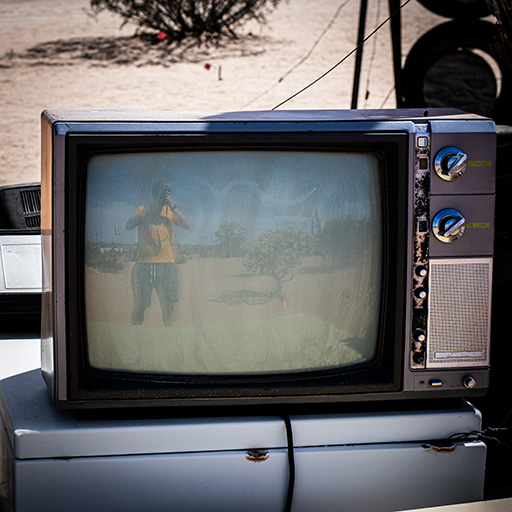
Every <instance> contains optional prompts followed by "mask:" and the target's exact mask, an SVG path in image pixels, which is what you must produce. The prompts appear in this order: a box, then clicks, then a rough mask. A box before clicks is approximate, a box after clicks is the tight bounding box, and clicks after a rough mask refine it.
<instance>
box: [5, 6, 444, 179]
mask: <svg viewBox="0 0 512 512" xmlns="http://www.w3.org/2000/svg"><path fill="white" fill-rule="evenodd" d="M359 4H360V2H359V1H358V0H343V1H339V0H316V1H315V2H314V3H313V2H308V1H307V0H289V1H288V2H285V1H284V0H283V3H282V4H281V5H280V6H279V8H278V9H277V10H276V11H274V12H273V13H272V14H271V15H270V16H269V17H268V23H267V24H266V25H264V26H260V25H250V26H246V28H245V29H244V32H245V34H246V36H245V37H242V38H241V39H240V40H239V41H235V42H228V43H225V44H223V45H222V46H220V47H217V48H215V47H210V48H204V47H203V48H188V47H181V48H178V49H174V50H173V51H169V49H168V48H167V47H165V46H164V45H160V46H159V45H153V46H151V47H147V46H143V45H142V44H141V43H140V41H138V40H137V39H134V38H133V37H132V36H133V34H134V33H135V27H134V26H130V25H125V26H124V27H123V28H121V20H120V19H119V18H117V17H115V16H113V15H110V14H108V13H102V14H101V15H99V17H97V18H94V17H91V14H90V10H89V2H88V0H0V104H1V108H2V116H1V121H0V186H1V185H5V184H12V183H24V182H31V181H39V179H40V177H39V176H40V125H39V123H40V113H41V111H42V110H43V109H46V108H144V109H170V110H209V111H211V110H224V111H225V110H248V109H258V110H260V109H268V108H273V107H274V106H276V105H277V104H279V103H281V102H282V101H284V100H286V99H287V98H288V97H290V96H291V95H293V94H295V93H296V92H297V91H299V90H300V89H302V88H303V87H304V86H306V85H308V84H309V83H310V82H312V81H313V80H315V79H317V78H318V77H319V76H320V75H322V74H323V73H325V72H326V71H327V70H328V69H330V68H331V67H332V66H334V65H335V64H336V63H337V62H338V61H340V60H341V59H342V58H343V57H344V56H345V55H346V54H347V53H349V52H350V51H351V50H352V49H353V48H354V46H355V42H356V39H357V26H358V12H359ZM369 4H370V6H369V11H368V17H367V25H366V33H367V34H368V33H370V32H371V31H372V30H373V29H374V28H375V27H376V26H377V25H378V24H380V23H381V22H382V21H383V20H384V19H385V18H386V17H387V16H388V15H389V11H388V2H387V1H385V0H372V1H371V2H369ZM377 20H378V21H377ZM402 20H403V47H402V53H403V58H405V56H406V55H407V52H408V49H409V48H410V47H411V45H412V44H413V43H414V42H415V41H416V40H417V39H418V38H419V37H420V35H421V34H423V33H424V32H426V31H428V30H429V28H430V27H432V26H434V25H436V24H438V23H440V22H443V21H444V20H443V19H442V18H439V17H438V16H435V15H434V14H432V13H430V12H429V11H427V10H426V9H425V8H423V7H422V6H421V5H420V4H418V3H417V2H415V0H413V1H411V2H410V3H409V4H408V5H407V6H406V7H405V8H404V9H403V13H402ZM390 48H391V45H390V27H389V24H387V25H385V26H384V27H383V28H382V29H381V30H380V31H379V32H378V33H377V36H376V37H373V38H372V39H370V40H369V42H368V43H367V45H366V47H365V52H364V57H363V69H362V74H361V88H360V93H359V104H358V106H359V108H379V107H388V108H393V107H394V106H395V100H394V94H393V74H392V61H391V49H390ZM354 60H355V59H354V56H351V57H350V58H349V59H347V60H346V61H345V62H344V63H343V64H342V65H340V66H339V67H337V68H336V69H335V70H334V71H333V72H331V73H330V74H328V75H327V76H326V77H325V78H323V79H322V80H320V81H319V82H318V83H317V84H316V85H314V86H313V87H311V88H309V89H308V90H307V91H305V92H303V93H302V94H300V95H299V96H297V97H296V98H295V99H293V100H290V101H289V102H287V103H286V104H285V105H283V106H282V107H280V108H283V109H284V108H288V109H302V108H304V109H317V108H350V103H351V97H352V83H353V69H354ZM206 63H209V64H211V68H210V70H207V69H206V68H205V64H206ZM219 68H220V76H221V78H222V79H221V80H219ZM281 79H282V80H281Z"/></svg>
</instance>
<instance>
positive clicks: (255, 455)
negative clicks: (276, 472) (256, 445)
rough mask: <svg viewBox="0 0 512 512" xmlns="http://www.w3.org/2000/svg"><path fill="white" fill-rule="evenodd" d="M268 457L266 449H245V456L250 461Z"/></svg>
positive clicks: (258, 460)
mask: <svg viewBox="0 0 512 512" xmlns="http://www.w3.org/2000/svg"><path fill="white" fill-rule="evenodd" d="M269 457H270V453H269V452H268V450H247V452H246V453H245V458H246V459H247V460H248V461H250V462H263V461H266V460H267V459H268V458H269Z"/></svg>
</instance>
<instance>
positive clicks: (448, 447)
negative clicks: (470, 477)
mask: <svg viewBox="0 0 512 512" xmlns="http://www.w3.org/2000/svg"><path fill="white" fill-rule="evenodd" d="M422 448H423V449H424V450H425V451H426V452H430V453H453V452H454V451H455V450H456V449H457V447H456V446H455V445H454V444H438V445H432V444H424V445H422Z"/></svg>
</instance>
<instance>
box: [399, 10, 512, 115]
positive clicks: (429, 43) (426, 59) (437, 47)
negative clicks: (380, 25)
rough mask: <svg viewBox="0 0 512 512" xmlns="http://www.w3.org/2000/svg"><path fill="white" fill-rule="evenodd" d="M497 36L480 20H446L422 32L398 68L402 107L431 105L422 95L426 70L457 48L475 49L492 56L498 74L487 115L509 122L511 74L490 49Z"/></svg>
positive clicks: (494, 29) (511, 109)
mask: <svg viewBox="0 0 512 512" xmlns="http://www.w3.org/2000/svg"><path fill="white" fill-rule="evenodd" d="M498 37H499V35H498V29H497V27H496V25H494V24H492V23H489V22H487V21H482V20H474V21H464V22H459V21H449V22H447V23H443V24H441V25H438V26H436V27H434V28H433V29H432V30H430V31H429V32H427V33H426V34H424V35H423V36H422V37H421V38H420V39H419V40H418V41H417V42H416V43H415V44H414V46H413V47H412V49H411V51H410V52H409V55H408V56H407V59H406V61H405V64H404V67H403V69H402V75H401V82H402V83H401V90H402V101H403V105H402V106H404V107H406V108H425V107H427V108H429V107H433V106H434V105H430V104H429V103H428V101H427V100H426V99H425V94H424V89H425V81H426V75H427V73H428V71H429V70H430V69H431V68H432V66H433V65H434V64H436V63H437V62H438V61H439V60H441V59H442V58H444V57H446V56H448V55H451V54H455V53H456V52H457V51H459V50H460V49H462V50H464V49H467V50H471V49H478V50H480V51H482V52H484V53H485V54H487V55H489V56H492V57H493V59H494V60H495V61H496V62H497V64H498V66H499V68H500V71H501V74H502V82H501V91H500V95H499V97H498V98H497V99H496V101H495V103H494V107H493V108H492V110H491V111H490V112H489V113H488V115H489V116H490V117H492V118H493V119H494V120H495V122H497V123H502V124H511V123H512V76H511V74H510V72H508V74H507V67H506V64H505V63H503V62H500V58H499V55H495V54H494V52H493V51H492V46H493V41H494V40H495V39H496V38H498ZM450 106H453V105H450ZM458 108H460V106H459V107H458Z"/></svg>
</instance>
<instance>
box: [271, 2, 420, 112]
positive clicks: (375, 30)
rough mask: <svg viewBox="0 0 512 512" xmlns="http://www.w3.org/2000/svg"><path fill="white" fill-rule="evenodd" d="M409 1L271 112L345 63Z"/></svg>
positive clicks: (405, 3)
mask: <svg viewBox="0 0 512 512" xmlns="http://www.w3.org/2000/svg"><path fill="white" fill-rule="evenodd" d="M410 1H411V0H406V1H405V2H404V3H403V4H402V5H400V6H399V7H398V9H397V10H396V11H394V12H393V13H391V14H390V15H389V16H388V17H387V18H386V19H385V20H384V21H383V22H382V23H381V24H380V25H379V26H378V27H376V28H375V29H374V30H373V31H372V32H370V34H368V35H367V36H366V37H365V38H364V39H363V40H362V41H361V43H360V44H358V45H357V46H356V47H355V48H354V49H353V50H351V51H350V52H349V53H347V55H345V57H343V58H342V59H341V60H339V61H338V62H337V63H336V64H334V66H332V67H331V68H329V69H328V70H327V71H325V72H324V73H323V74H321V75H320V76H319V77H318V78H316V79H315V80H313V81H312V82H310V83H309V84H308V85H306V86H305V87H303V88H302V89H300V90H299V91H297V92H296V93H295V94H292V95H291V96H290V97H288V98H286V99H285V100H283V101H282V102H281V103H279V104H277V105H276V106H275V107H273V108H272V110H276V109H278V108H279V107H281V106H283V105H284V104H285V103H287V102H288V101H290V100H292V99H293V98H296V97H297V96H298V95H299V94H302V93H303V92H304V91H306V90H307V89H309V88H310V87H312V86H313V85H315V84H317V83H318V82H320V80H322V79H323V78H325V77H326V76H327V75H328V74H330V73H331V72H332V71H334V70H335V69H336V68H337V67H338V66H340V65H341V64H343V62H345V61H346V60H347V59H348V58H349V57H350V56H351V55H352V54H353V53H355V52H356V51H357V50H358V49H359V48H360V47H361V46H363V45H364V44H365V43H366V41H368V40H369V39H370V38H371V37H372V36H373V35H374V34H376V33H377V32H378V31H379V30H380V29H381V28H382V27H383V26H384V25H385V24H386V23H387V22H388V21H389V20H390V19H391V18H392V17H393V16H395V14H396V13H398V12H399V11H400V10H401V9H403V8H404V7H405V6H406V5H407V4H408V3H409V2H410Z"/></svg>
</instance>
